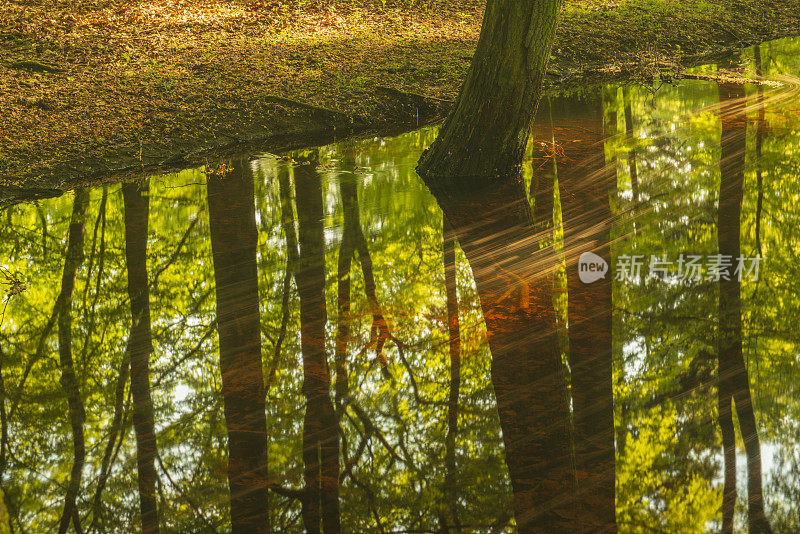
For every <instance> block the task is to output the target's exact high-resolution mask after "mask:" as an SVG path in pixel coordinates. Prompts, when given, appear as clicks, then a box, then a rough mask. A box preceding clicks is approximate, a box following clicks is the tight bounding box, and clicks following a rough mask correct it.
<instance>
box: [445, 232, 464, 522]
mask: <svg viewBox="0 0 800 534" xmlns="http://www.w3.org/2000/svg"><path fill="white" fill-rule="evenodd" d="M442 232H443V234H444V243H443V249H444V250H443V259H444V285H445V290H446V296H447V332H448V337H449V343H448V346H449V348H450V395H449V396H448V401H447V436H445V469H446V472H445V479H444V484H445V492H446V494H447V500H448V507H449V513H450V517H449V521H450V522H451V523H452V524H453V525H455V527H456V528H455V530H456V532H460V531H461V526H460V523H459V519H458V493H457V490H456V488H457V485H456V436H457V435H458V394H459V389H460V388H461V333H460V332H459V321H458V294H457V293H456V287H457V284H456V250H455V240H454V239H453V236H452V232H451V231H450V229H449V228H448V227H447V219H444V224H443V228H442Z"/></svg>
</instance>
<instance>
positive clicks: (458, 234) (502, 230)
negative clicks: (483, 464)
mask: <svg viewBox="0 0 800 534" xmlns="http://www.w3.org/2000/svg"><path fill="white" fill-rule="evenodd" d="M481 180H485V178H484V179H478V180H477V181H476V182H477V183H476V184H475V185H476V187H469V185H467V184H463V183H460V180H454V182H453V184H452V186H451V187H448V188H447V189H445V188H444V184H443V183H442V182H441V181H437V183H436V184H433V183H431V182H429V185H430V186H431V188H432V190H433V192H434V194H435V195H436V197H437V200H438V202H439V205H440V206H441V207H442V209H443V211H444V213H445V216H446V218H447V220H448V222H449V223H450V225H451V226H452V228H453V234H454V238H456V239H458V241H459V243H460V245H461V249H462V250H463V251H464V253H465V254H466V256H467V260H468V261H469V263H470V266H471V268H472V272H473V275H474V277H475V281H476V284H477V287H478V294H479V296H480V299H481V308H482V310H483V316H484V320H485V321H486V328H487V331H488V334H489V346H490V349H491V351H492V383H493V385H494V390H495V395H496V397H497V406H498V412H499V414H500V423H501V426H502V430H503V442H504V444H505V452H506V464H507V465H508V470H509V474H510V476H511V484H512V488H513V491H514V508H515V515H516V520H517V526H518V529H519V531H520V532H534V531H541V532H568V531H570V530H571V529H572V528H573V525H574V519H575V516H574V513H573V506H572V502H571V500H572V498H573V485H572V480H573V478H572V471H571V454H570V449H571V447H570V436H569V407H568V404H567V396H566V385H565V381H564V376H563V372H562V363H561V357H560V354H559V348H558V339H557V334H556V325H555V311H554V309H553V300H552V284H551V281H550V277H549V272H551V271H552V269H553V267H554V264H555V257H554V254H553V250H552V247H547V248H543V249H540V248H539V242H538V241H537V240H536V239H535V238H534V237H533V228H532V216H531V211H530V205H529V204H528V201H527V199H526V197H525V194H524V192H523V191H522V188H521V184H520V182H519V180H518V179H514V180H508V181H504V182H495V183H493V184H491V185H489V186H486V187H484V188H481V187H480V181H481Z"/></svg>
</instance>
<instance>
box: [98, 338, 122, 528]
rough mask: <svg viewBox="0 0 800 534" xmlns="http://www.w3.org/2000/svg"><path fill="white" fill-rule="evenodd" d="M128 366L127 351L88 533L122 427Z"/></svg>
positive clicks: (116, 391) (115, 395)
mask: <svg viewBox="0 0 800 534" xmlns="http://www.w3.org/2000/svg"><path fill="white" fill-rule="evenodd" d="M129 365H130V360H129V359H128V351H126V353H125V354H124V355H123V356H122V360H121V361H120V364H119V372H118V374H117V384H116V386H115V388H114V416H113V418H112V419H111V428H110V429H109V434H108V442H107V443H106V448H105V451H104V452H103V459H102V461H101V462H100V475H99V476H98V478H97V487H96V488H95V491H94V497H93V499H92V523H91V524H90V525H89V529H88V530H89V532H91V531H93V530H94V527H95V525H96V524H97V523H98V522H99V521H100V520H101V517H100V515H101V513H102V497H103V490H105V487H106V482H107V481H108V476H109V474H110V472H111V457H112V454H113V453H114V446H115V445H116V443H117V437H118V436H119V434H120V431H121V429H122V426H123V413H124V404H125V384H126V383H127V382H128V371H129Z"/></svg>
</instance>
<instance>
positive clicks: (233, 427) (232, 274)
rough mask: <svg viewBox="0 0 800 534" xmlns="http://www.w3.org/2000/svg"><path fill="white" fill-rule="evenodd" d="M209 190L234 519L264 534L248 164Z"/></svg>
mask: <svg viewBox="0 0 800 534" xmlns="http://www.w3.org/2000/svg"><path fill="white" fill-rule="evenodd" d="M207 188H208V208H209V223H210V227H211V250H212V253H213V257H214V277H215V279H216V284H217V330H218V332H219V352H220V368H221V372H222V396H223V402H224V407H225V421H226V425H227V428H228V451H229V455H228V484H229V487H230V498H231V524H232V526H233V532H235V533H239V532H241V533H243V534H244V533H254V532H265V531H266V530H267V524H268V513H267V475H266V469H267V466H266V454H267V423H266V415H265V412H264V406H265V405H264V373H263V370H262V362H261V338H260V336H261V328H260V313H259V306H258V272H257V271H258V269H257V264H256V246H257V244H258V234H257V231H256V220H255V203H254V195H255V193H254V189H253V176H252V171H251V170H250V168H249V166H248V165H247V163H246V162H241V161H236V162H234V165H233V172H231V173H230V174H228V175H227V176H226V177H224V178H223V177H221V176H217V175H209V177H208V185H207Z"/></svg>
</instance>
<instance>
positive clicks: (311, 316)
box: [295, 162, 339, 534]
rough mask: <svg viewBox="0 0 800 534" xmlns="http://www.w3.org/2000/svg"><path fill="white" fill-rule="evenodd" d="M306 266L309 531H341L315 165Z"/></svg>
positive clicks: (308, 184)
mask: <svg viewBox="0 0 800 534" xmlns="http://www.w3.org/2000/svg"><path fill="white" fill-rule="evenodd" d="M295 188H296V192H297V194H296V202H297V217H298V220H299V222H300V225H299V243H300V265H299V268H298V270H297V272H296V273H295V282H296V283H297V290H298V293H299V295H300V344H301V348H302V352H303V395H304V396H305V398H306V415H305V421H304V425H303V462H304V464H305V483H306V491H305V496H304V500H303V523H304V525H305V528H306V531H308V532H311V533H314V532H320V524H321V525H322V529H323V531H324V532H325V533H326V534H332V533H337V532H339V434H338V423H337V419H336V413H335V412H334V409H333V403H332V402H331V397H330V386H331V384H330V382H331V380H330V372H329V369H328V360H327V357H326V354H325V323H326V322H327V310H326V306H325V235H324V231H323V225H322V220H323V211H324V210H323V202H322V184H321V180H320V176H319V174H318V173H317V171H316V170H315V168H314V166H313V162H312V165H300V166H298V167H296V168H295Z"/></svg>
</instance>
